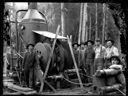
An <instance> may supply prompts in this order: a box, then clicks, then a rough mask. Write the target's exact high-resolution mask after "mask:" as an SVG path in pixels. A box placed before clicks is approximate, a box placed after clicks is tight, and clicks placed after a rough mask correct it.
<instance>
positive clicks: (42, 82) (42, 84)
mask: <svg viewBox="0 0 128 96" xmlns="http://www.w3.org/2000/svg"><path fill="white" fill-rule="evenodd" d="M59 29H60V25H58V28H57V31H56V36H55V39H54V42H53V46H52V50H51V53H50V56H49V59H48V62H47V66H46V70H45V73H44V76H43V79H42V81H41V87H40V91H39V92H42V91H43V87H44V80H45V78H46V75H47V72H48V69H49V66H50V62H51V58H52V55H53V51H54V48H55V44H56V39H57V35H58V33H59Z"/></svg>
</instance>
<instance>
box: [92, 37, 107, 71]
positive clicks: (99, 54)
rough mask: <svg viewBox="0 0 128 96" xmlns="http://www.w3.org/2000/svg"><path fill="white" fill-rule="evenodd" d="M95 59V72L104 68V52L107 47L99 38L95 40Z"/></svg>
mask: <svg viewBox="0 0 128 96" xmlns="http://www.w3.org/2000/svg"><path fill="white" fill-rule="evenodd" d="M94 50H95V54H96V55H95V60H94V72H95V71H96V70H98V69H103V65H104V54H105V50H106V49H105V47H104V46H103V45H102V44H101V41H100V39H99V38H97V39H96V40H95V47H94Z"/></svg>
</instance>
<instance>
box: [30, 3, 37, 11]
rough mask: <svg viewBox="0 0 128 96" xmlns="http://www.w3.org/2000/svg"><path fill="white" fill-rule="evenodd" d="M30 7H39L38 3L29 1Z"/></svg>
mask: <svg viewBox="0 0 128 96" xmlns="http://www.w3.org/2000/svg"><path fill="white" fill-rule="evenodd" d="M28 9H37V3H35V2H29V3H28Z"/></svg>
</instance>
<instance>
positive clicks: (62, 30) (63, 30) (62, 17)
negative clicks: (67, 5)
mask: <svg viewBox="0 0 128 96" xmlns="http://www.w3.org/2000/svg"><path fill="white" fill-rule="evenodd" d="M61 32H62V36H64V35H65V16H64V3H61Z"/></svg>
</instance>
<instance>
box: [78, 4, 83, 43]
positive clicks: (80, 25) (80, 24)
mask: <svg viewBox="0 0 128 96" xmlns="http://www.w3.org/2000/svg"><path fill="white" fill-rule="evenodd" d="M82 14H83V3H81V5H80V22H79V37H78V44H80V41H81V32H82V23H83V19H82V18H83V15H82Z"/></svg>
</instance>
